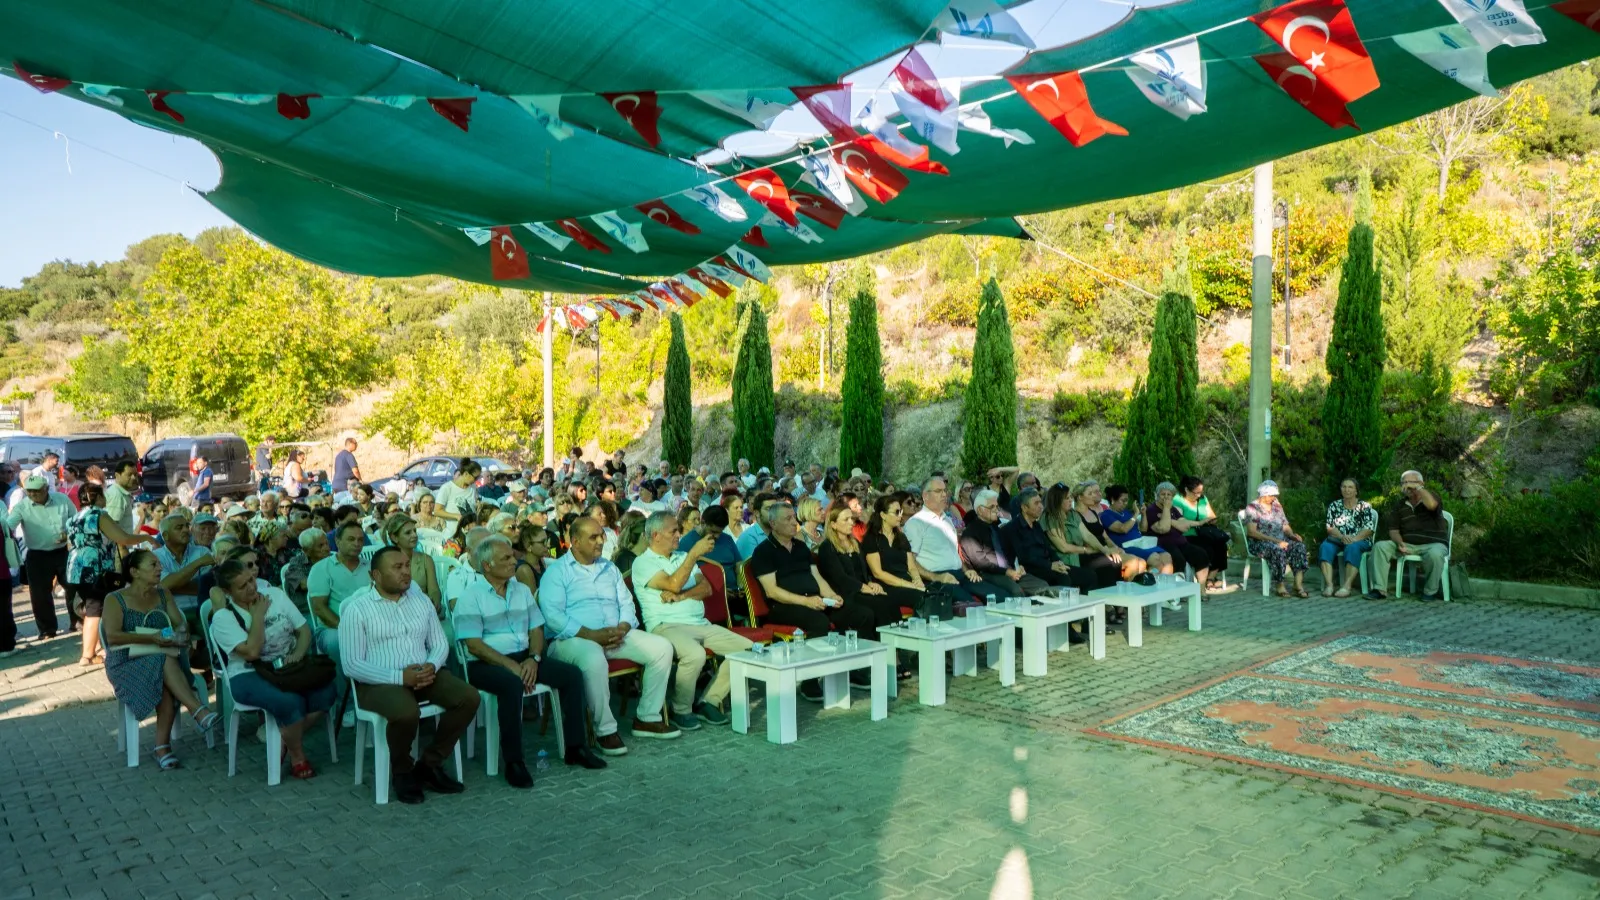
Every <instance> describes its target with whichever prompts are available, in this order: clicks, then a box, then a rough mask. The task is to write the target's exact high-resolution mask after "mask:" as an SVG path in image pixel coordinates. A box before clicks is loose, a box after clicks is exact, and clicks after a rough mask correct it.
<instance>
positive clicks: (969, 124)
mask: <svg viewBox="0 0 1600 900" xmlns="http://www.w3.org/2000/svg"><path fill="white" fill-rule="evenodd" d="M956 124H957V125H960V126H961V130H962V131H971V132H974V133H976V134H986V135H988V136H989V137H992V138H999V139H1000V140H1002V141H1004V142H1005V145H1006V146H1007V147H1009V146H1011V145H1012V144H1013V143H1017V144H1031V143H1033V138H1032V137H1030V136H1029V135H1028V133H1027V132H1026V131H1018V130H1017V129H1015V128H996V127H995V125H994V123H993V122H991V121H989V113H988V112H987V111H985V110H984V108H983V104H981V103H974V104H972V105H971V106H965V107H962V109H961V112H960V113H959V114H957V116H956Z"/></svg>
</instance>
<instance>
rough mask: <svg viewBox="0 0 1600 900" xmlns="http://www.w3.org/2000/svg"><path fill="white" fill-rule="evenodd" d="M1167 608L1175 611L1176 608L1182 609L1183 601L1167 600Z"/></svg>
mask: <svg viewBox="0 0 1600 900" xmlns="http://www.w3.org/2000/svg"><path fill="white" fill-rule="evenodd" d="M1167 609H1170V610H1172V611H1173V612H1177V611H1178V610H1180V609H1183V601H1182V600H1168V601H1167Z"/></svg>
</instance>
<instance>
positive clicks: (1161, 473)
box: [1112, 246, 1201, 496]
mask: <svg viewBox="0 0 1600 900" xmlns="http://www.w3.org/2000/svg"><path fill="white" fill-rule="evenodd" d="M1177 256H1178V262H1177V265H1175V266H1173V267H1172V268H1171V269H1170V270H1168V272H1167V278H1166V285H1165V288H1164V290H1163V291H1162V294H1161V299H1160V300H1159V301H1158V302H1157V303H1156V316H1155V325H1154V327H1153V328H1152V329H1151V332H1150V357H1149V360H1148V365H1149V369H1148V371H1147V372H1146V374H1145V378H1144V383H1143V384H1142V385H1141V386H1139V387H1136V388H1135V389H1134V395H1133V399H1132V400H1131V401H1130V402H1129V404H1128V427H1127V429H1126V430H1125V431H1124V432H1123V436H1122V449H1121V451H1120V452H1119V453H1118V454H1117V458H1116V460H1115V462H1114V463H1113V464H1112V472H1113V475H1114V477H1115V478H1116V480H1117V482H1118V483H1119V484H1123V485H1126V486H1127V487H1128V488H1129V489H1130V490H1133V491H1136V492H1137V491H1144V492H1146V493H1147V494H1148V495H1150V496H1154V495H1155V487H1156V485H1157V484H1160V483H1161V482H1162V481H1168V480H1176V479H1177V478H1178V477H1179V476H1181V475H1187V474H1193V473H1194V472H1195V461H1194V444H1195V439H1196V435H1197V433H1198V431H1199V428H1200V414H1201V413H1200V397H1199V393H1200V372H1199V366H1200V363H1199V350H1198V348H1197V334H1196V328H1195V308H1194V285H1193V282H1192V281H1191V280H1190V276H1189V265H1188V260H1187V254H1186V252H1185V250H1184V249H1183V248H1182V247H1181V246H1180V247H1179V249H1178V254H1177Z"/></svg>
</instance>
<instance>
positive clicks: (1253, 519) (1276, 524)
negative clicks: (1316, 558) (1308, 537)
mask: <svg viewBox="0 0 1600 900" xmlns="http://www.w3.org/2000/svg"><path fill="white" fill-rule="evenodd" d="M1244 523H1245V537H1246V538H1248V539H1249V541H1250V555H1251V556H1259V557H1261V558H1262V560H1263V561H1264V564H1265V565H1266V566H1268V567H1269V568H1271V570H1272V574H1273V577H1275V578H1277V579H1278V596H1279V597H1287V596H1289V582H1288V579H1287V578H1286V577H1285V571H1284V570H1285V569H1291V570H1293V571H1294V593H1295V596H1297V597H1300V598H1302V599H1303V598H1306V597H1309V596H1311V595H1310V594H1308V593H1306V569H1309V568H1311V563H1310V562H1309V561H1308V560H1307V558H1306V542H1305V539H1304V538H1302V537H1300V535H1298V534H1295V533H1294V529H1293V528H1291V527H1289V517H1288V516H1286V515H1284V512H1283V504H1282V503H1279V502H1278V483H1277V482H1276V481H1263V482H1261V486H1260V487H1258V488H1256V502H1254V503H1252V504H1250V505H1249V506H1246V507H1245V508H1244Z"/></svg>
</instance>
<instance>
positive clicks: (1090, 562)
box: [1073, 553, 1122, 589]
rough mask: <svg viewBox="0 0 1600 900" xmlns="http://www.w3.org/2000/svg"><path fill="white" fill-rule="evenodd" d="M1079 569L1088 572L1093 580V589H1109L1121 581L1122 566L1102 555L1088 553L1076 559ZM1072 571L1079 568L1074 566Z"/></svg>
mask: <svg viewBox="0 0 1600 900" xmlns="http://www.w3.org/2000/svg"><path fill="white" fill-rule="evenodd" d="M1078 562H1080V563H1082V566H1081V568H1084V569H1087V570H1089V572H1090V573H1092V574H1093V576H1094V579H1095V588H1096V589H1098V588H1103V587H1111V586H1112V585H1113V584H1116V583H1117V582H1119V581H1121V580H1122V566H1120V565H1118V564H1116V563H1114V562H1112V561H1111V557H1109V556H1107V555H1105V554H1104V553H1090V554H1084V555H1081V556H1079V557H1078ZM1073 568H1074V569H1077V568H1080V567H1079V566H1074V567H1073Z"/></svg>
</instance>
